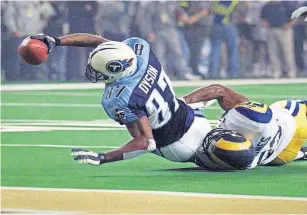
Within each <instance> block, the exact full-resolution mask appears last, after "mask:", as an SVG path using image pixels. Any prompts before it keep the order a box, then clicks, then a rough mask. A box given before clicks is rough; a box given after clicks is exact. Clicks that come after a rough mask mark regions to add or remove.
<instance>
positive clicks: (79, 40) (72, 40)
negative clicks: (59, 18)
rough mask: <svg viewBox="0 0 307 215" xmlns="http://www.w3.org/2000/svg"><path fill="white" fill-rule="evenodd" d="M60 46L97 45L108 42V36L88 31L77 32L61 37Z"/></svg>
mask: <svg viewBox="0 0 307 215" xmlns="http://www.w3.org/2000/svg"><path fill="white" fill-rule="evenodd" d="M57 39H59V40H60V41H59V45H60V46H79V47H97V46H98V45H100V44H101V43H104V42H108V41H110V40H107V39H106V38H103V37H102V36H98V35H93V34H86V33H76V34H69V35H66V36H61V37H59V38H57Z"/></svg>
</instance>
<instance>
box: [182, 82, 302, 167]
mask: <svg viewBox="0 0 307 215" xmlns="http://www.w3.org/2000/svg"><path fill="white" fill-rule="evenodd" d="M183 98H184V101H185V102H186V103H187V104H191V103H195V102H200V101H204V102H206V101H210V100H212V99H217V100H218V102H219V104H220V106H221V108H222V109H223V110H225V111H226V113H225V114H224V115H223V117H222V118H221V121H220V124H219V125H218V128H216V129H213V130H212V131H210V132H209V134H208V135H207V136H206V138H205V140H204V144H203V145H202V146H201V147H200V148H199V149H198V151H197V155H198V156H197V157H196V160H197V161H198V162H197V163H198V164H199V166H203V167H205V168H209V169H213V170H237V169H245V168H249V169H252V168H254V167H256V166H258V165H283V164H286V163H289V162H291V161H293V160H294V159H295V158H297V156H298V154H299V152H300V149H301V148H302V146H303V145H304V143H305V142H306V140H307V119H306V114H307V101H302V100H287V101H280V102H276V103H274V104H273V105H271V106H270V107H269V106H268V105H266V104H262V103H258V102H253V101H249V100H248V99H247V98H246V97H245V96H243V95H241V94H239V93H237V92H235V91H234V90H232V89H230V88H227V87H225V86H222V85H218V84H217V85H210V86H208V87H203V88H200V89H197V90H195V91H193V92H192V93H190V94H188V95H186V96H184V97H183ZM301 153H302V152H301ZM299 156H303V155H299ZM251 157H252V159H251Z"/></svg>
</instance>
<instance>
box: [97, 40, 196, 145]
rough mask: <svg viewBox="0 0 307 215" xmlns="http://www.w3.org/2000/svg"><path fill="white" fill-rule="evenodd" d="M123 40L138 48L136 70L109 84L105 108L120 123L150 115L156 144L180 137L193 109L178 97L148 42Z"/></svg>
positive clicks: (192, 114)
mask: <svg viewBox="0 0 307 215" xmlns="http://www.w3.org/2000/svg"><path fill="white" fill-rule="evenodd" d="M123 42H124V43H126V44H127V45H129V46H130V47H131V48H132V49H133V50H134V51H135V54H136V56H137V71H136V72H135V73H134V74H133V75H131V76H128V77H124V78H122V79H120V80H118V81H115V82H113V83H110V84H107V85H106V89H105V92H104V95H103V100H102V105H103V107H104V109H105V111H106V112H107V114H108V115H109V117H110V118H112V119H114V120H116V121H117V122H119V123H121V124H127V123H131V122H135V121H137V120H138V119H140V118H141V117H143V116H147V117H148V119H149V121H150V124H151V127H152V130H153V135H154V138H155V141H156V143H157V147H163V146H166V145H169V144H171V143H173V142H175V141H177V140H179V139H180V138H181V137H182V136H183V135H184V134H185V133H186V132H187V130H188V129H189V128H190V126H191V124H192V123H193V121H194V112H193V110H192V109H191V108H190V107H189V106H187V105H186V104H184V102H182V101H180V100H178V99H177V98H176V96H175V93H174V90H173V87H172V83H171V81H170V79H169V77H168V76H167V75H166V73H165V71H164V70H163V68H162V66H161V64H160V63H159V61H158V60H157V58H156V57H155V55H154V54H153V53H152V51H151V49H150V45H149V43H147V42H146V41H145V40H142V39H140V38H130V39H127V40H125V41H123Z"/></svg>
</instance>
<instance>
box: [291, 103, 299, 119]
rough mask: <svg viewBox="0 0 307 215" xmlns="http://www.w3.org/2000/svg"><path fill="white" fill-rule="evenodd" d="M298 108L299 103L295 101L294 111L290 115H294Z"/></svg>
mask: <svg viewBox="0 0 307 215" xmlns="http://www.w3.org/2000/svg"><path fill="white" fill-rule="evenodd" d="M299 110H300V105H299V103H298V102H295V108H294V111H293V113H292V116H296V115H297V114H298V111H299Z"/></svg>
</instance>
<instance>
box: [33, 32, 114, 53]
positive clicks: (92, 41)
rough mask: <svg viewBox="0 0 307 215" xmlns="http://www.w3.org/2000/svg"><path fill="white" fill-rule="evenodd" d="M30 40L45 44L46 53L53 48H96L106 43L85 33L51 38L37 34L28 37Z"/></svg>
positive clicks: (99, 37) (96, 36)
mask: <svg viewBox="0 0 307 215" xmlns="http://www.w3.org/2000/svg"><path fill="white" fill-rule="evenodd" d="M30 38H31V39H37V40H40V41H42V42H43V43H45V44H46V45H47V47H48V53H50V52H51V51H52V49H53V48H54V47H55V46H78V47H93V48H95V47H97V46H98V45H100V44H101V43H104V42H108V41H110V40H107V39H105V38H103V37H102V36H98V35H94V34H86V33H76V34H69V35H66V36H61V37H51V36H48V35H45V34H37V35H33V36H30Z"/></svg>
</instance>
